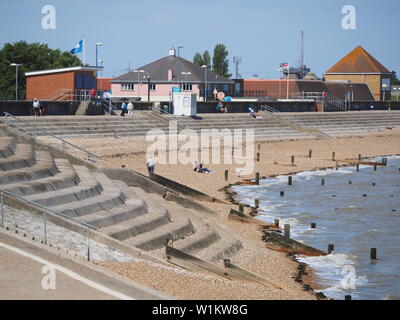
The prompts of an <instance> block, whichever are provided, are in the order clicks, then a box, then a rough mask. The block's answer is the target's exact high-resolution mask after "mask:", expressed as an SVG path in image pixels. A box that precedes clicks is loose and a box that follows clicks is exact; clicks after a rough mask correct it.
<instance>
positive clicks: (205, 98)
mask: <svg viewBox="0 0 400 320" xmlns="http://www.w3.org/2000/svg"><path fill="white" fill-rule="evenodd" d="M201 67H202V68H203V69H204V102H206V101H207V66H206V65H205V64H203V65H202V66H201Z"/></svg>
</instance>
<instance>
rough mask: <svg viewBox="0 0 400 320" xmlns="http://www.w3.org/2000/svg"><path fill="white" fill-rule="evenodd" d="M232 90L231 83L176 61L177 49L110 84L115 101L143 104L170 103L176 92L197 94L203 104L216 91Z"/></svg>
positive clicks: (192, 64)
mask: <svg viewBox="0 0 400 320" xmlns="http://www.w3.org/2000/svg"><path fill="white" fill-rule="evenodd" d="M233 87H234V82H233V81H232V80H230V79H227V78H224V77H222V76H220V75H218V74H216V73H214V72H212V71H210V70H208V69H207V68H202V67H199V66H198V65H195V64H194V63H192V62H190V61H188V60H186V59H183V58H181V57H177V56H176V55H175V50H174V49H171V50H170V52H169V56H167V57H164V58H161V59H159V60H157V61H154V62H152V63H149V64H147V65H145V66H143V67H140V68H138V69H136V70H134V71H132V72H128V73H125V74H123V75H121V76H119V77H117V78H114V79H113V80H111V90H112V96H113V98H128V99H131V100H139V99H140V100H142V101H149V98H150V101H169V100H170V97H171V93H172V91H173V90H180V91H182V92H191V93H196V94H197V97H198V100H203V99H204V96H205V94H206V95H207V98H209V97H212V94H213V91H214V89H217V90H218V91H224V92H225V93H226V94H230V93H232V92H233ZM173 88H175V89H173Z"/></svg>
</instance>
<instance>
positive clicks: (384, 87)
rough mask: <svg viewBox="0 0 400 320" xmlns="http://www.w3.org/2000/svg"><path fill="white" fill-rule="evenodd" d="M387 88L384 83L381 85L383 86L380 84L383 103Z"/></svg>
mask: <svg viewBox="0 0 400 320" xmlns="http://www.w3.org/2000/svg"><path fill="white" fill-rule="evenodd" d="M387 86H388V85H387V84H386V83H383V84H382V91H383V101H385V93H386V92H385V91H386V88H387Z"/></svg>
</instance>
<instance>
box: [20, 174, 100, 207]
mask: <svg viewBox="0 0 400 320" xmlns="http://www.w3.org/2000/svg"><path fill="white" fill-rule="evenodd" d="M73 168H74V170H75V172H76V173H77V174H78V176H79V179H80V183H79V184H78V185H77V186H72V187H69V188H64V189H61V190H57V191H50V192H46V193H39V194H34V195H31V196H27V197H26V198H27V199H29V200H31V201H33V202H36V203H39V204H41V205H44V206H48V207H52V206H57V205H61V204H66V203H70V202H75V201H80V200H84V199H88V198H91V197H95V196H98V195H100V194H101V193H102V192H103V187H102V185H101V184H100V183H99V182H98V181H97V180H96V179H95V178H94V177H91V176H90V175H88V174H89V173H90V171H89V169H88V168H86V167H83V166H73Z"/></svg>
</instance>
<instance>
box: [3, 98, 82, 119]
mask: <svg viewBox="0 0 400 320" xmlns="http://www.w3.org/2000/svg"><path fill="white" fill-rule="evenodd" d="M32 103H33V102H32V101H0V116H2V115H4V112H8V113H11V114H12V115H15V116H30V115H32ZM40 103H41V104H43V105H44V106H45V108H46V111H45V114H46V115H59V116H61V115H73V114H75V111H76V109H77V108H78V106H79V101H41V102H40Z"/></svg>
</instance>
